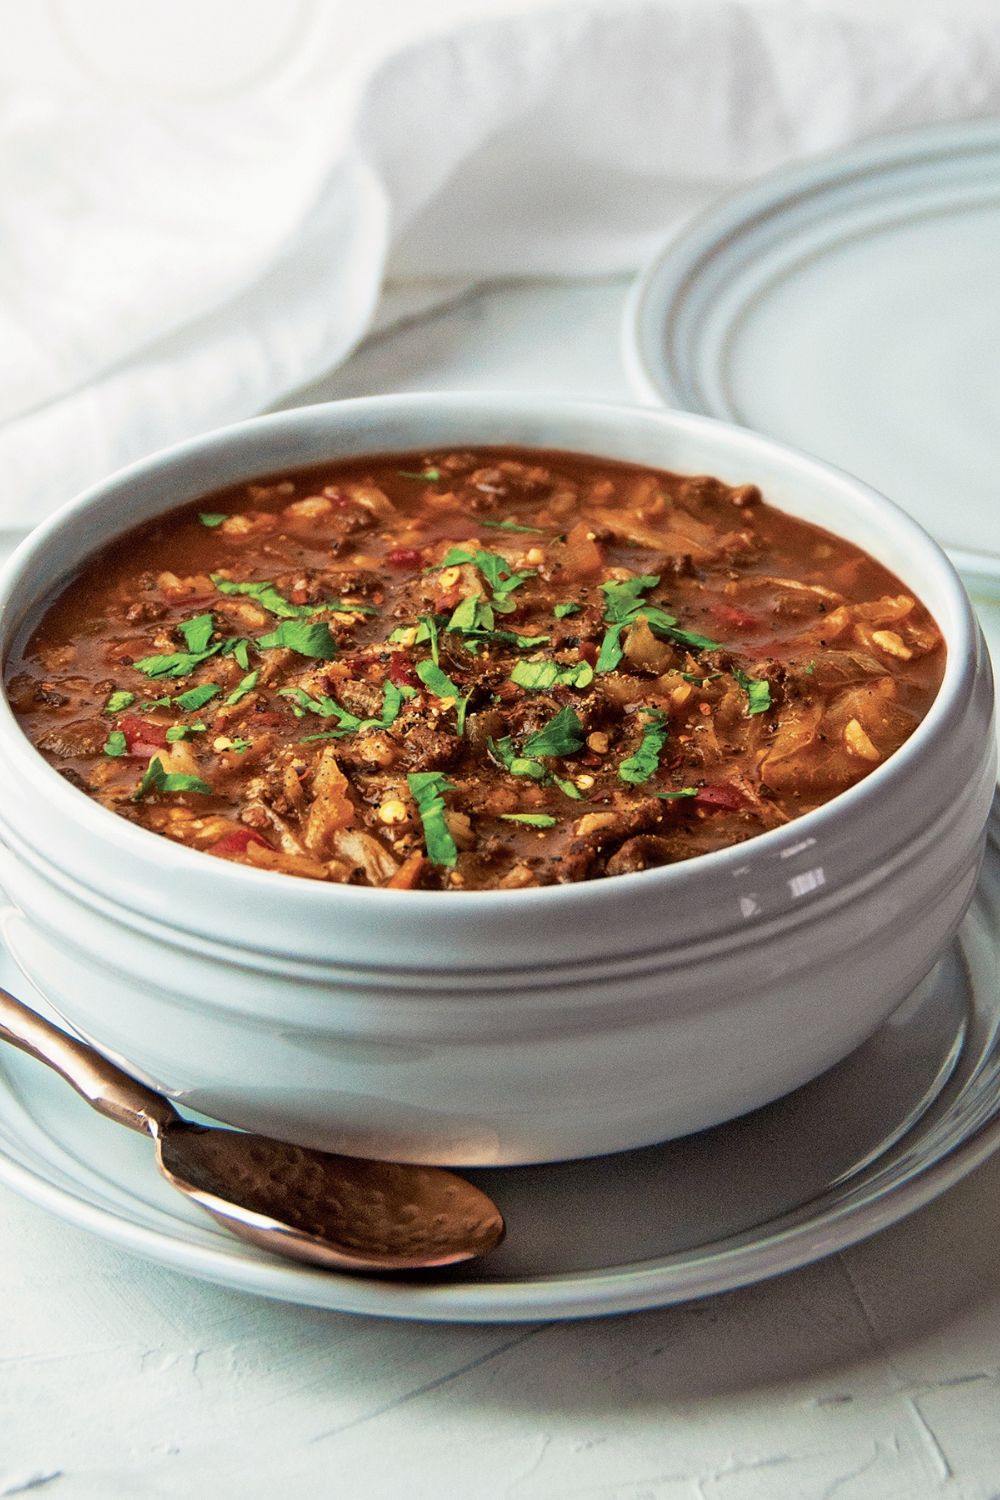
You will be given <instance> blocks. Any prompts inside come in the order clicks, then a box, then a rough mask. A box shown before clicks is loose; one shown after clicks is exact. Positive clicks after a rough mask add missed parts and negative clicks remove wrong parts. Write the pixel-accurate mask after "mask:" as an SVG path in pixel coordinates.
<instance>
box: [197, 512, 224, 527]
mask: <svg viewBox="0 0 1000 1500" xmlns="http://www.w3.org/2000/svg"><path fill="white" fill-rule="evenodd" d="M198 520H199V521H200V522H201V524H202V525H203V526H221V525H222V523H223V521H225V520H228V516H227V515H226V512H225V511H224V510H200V511H199V512H198Z"/></svg>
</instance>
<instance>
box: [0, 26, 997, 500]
mask: <svg viewBox="0 0 1000 1500" xmlns="http://www.w3.org/2000/svg"><path fill="white" fill-rule="evenodd" d="M88 5H89V7H90V8H89V10H88ZM281 9H282V8H275V7H273V6H272V5H267V4H263V3H260V4H251V3H250V0H243V4H242V5H240V6H237V7H235V8H233V7H232V6H228V7H227V6H226V5H224V4H222V3H221V0H213V5H212V6H209V7H198V6H197V5H189V6H188V7H187V8H185V7H184V6H181V11H180V17H181V23H183V26H186V27H188V28H189V31H188V32H186V33H185V32H184V31H183V26H182V29H181V31H180V32H178V25H179V24H180V23H179V22H178V8H177V0H174V3H173V4H172V5H169V6H168V5H166V4H163V5H162V6H161V5H160V4H159V3H151V4H147V5H144V6H140V7H135V6H130V7H120V8H119V9H118V11H117V12H116V13H115V15H114V17H113V21H114V24H113V25H111V24H110V22H109V23H108V24H107V25H106V26H105V30H104V32H103V33H102V32H101V30H100V27H99V26H97V25H96V21H97V20H99V19H100V16H101V14H105V20H106V21H107V20H108V17H107V15H106V12H107V4H104V6H103V11H102V6H101V5H100V4H98V3H97V0H88V4H87V5H83V6H82V7H81V5H79V4H76V5H74V4H71V3H69V0H58V3H57V0H49V3H47V4H43V5H40V7H39V9H38V10H35V11H32V10H31V8H30V7H27V8H26V7H24V6H23V5H21V4H20V0H0V28H2V29H3V30H5V32H6V34H7V36H8V38H14V42H15V45H13V48H12V50H11V49H8V53H7V60H6V62H3V61H0V475H2V476H3V479H2V484H0V527H5V528H16V527H25V526H28V525H30V524H32V523H33V522H35V521H36V520H38V519H40V518H41V517H42V516H43V515H45V514H46V513H47V512H48V511H50V510H51V509H53V508H54V507H55V506H56V505H58V504H60V503H61V502H62V501H63V500H65V499H67V498H68V497H69V496H70V495H72V494H73V493H74V492H75V491H77V490H78V489H80V488H81V487H82V486H84V485H85V484H88V483H90V482H92V481H94V480H96V479H98V478H100V477H101V476H103V475H104V474H106V473H108V472H109V471H111V470H112V469H114V468H116V467H118V466H120V465H121V464H123V463H125V462H128V461H130V460H132V459H134V458H136V457H139V456H141V455H143V454H145V453H148V452H151V451H153V450H154V449H156V448H158V447H162V446H164V445H165V444H168V443H170V442H173V441H175V440H178V439H180V438H183V437H186V436H188V435H190V434H192V433H195V432H198V431H202V430H205V429H208V428H210V427H214V426H217V425H219V424H221V423H225V422H228V421H232V420H235V419H238V418H240V417H243V416H247V415H250V414H252V413H253V412H255V411H259V410H261V409H262V408H264V407H266V406H267V405H269V404H270V403H272V402H274V401H276V400H278V399H280V397H281V396H282V395H283V394H285V393H287V392H289V391H291V390H293V389H295V388H296V387H298V386H300V385H302V384H304V383H305V382H307V381H309V380H311V379H315V378H316V377H317V376H318V375H320V374H321V373H322V372H323V371H325V370H327V369H329V368H331V367H332V366H333V365H335V364H336V363H338V362H339V361H341V360H343V359H344V358H345V357H346V355H347V354H348V353H349V352H350V350H351V349H352V348H353V347H354V346H355V345H356V343H357V342H358V341H359V340H360V339H361V338H362V337H363V336H364V334H365V332H366V331H367V330H368V329H369V328H370V327H371V326H372V324H373V321H374V320H375V319H376V318H377V317H378V315H379V307H380V294H381V290H382V288H383V285H384V283H385V280H386V278H387V277H390V278H392V281H393V283H394V294H393V299H392V302H391V309H392V315H398V314H399V313H401V312H405V311H406V310H407V309H408V308H409V307H411V306H418V305H424V306H426V305H427V304H428V303H429V302H433V301H434V300H435V298H438V297H440V298H441V299H444V298H447V297H448V296H449V295H451V294H452V293H453V292H454V289H455V287H456V286H465V285H467V284H468V283H469V281H470V280H480V279H485V278H490V277H497V276H518V275H544V276H559V277H561V276H567V277H571V276H577V275H582V274H593V273H597V272H609V271H622V270H628V269H631V268H635V267H638V266H639V265H640V264H641V262H642V261H643V260H644V258H645V257H646V256H647V255H648V254H650V253H651V252H652V250H653V249H654V248H655V246H656V245H657V244H658V243H659V242H660V241H661V240H662V238H663V237H664V235H665V233H666V232H667V231H668V230H669V229H671V228H672V227H675V226H677V225H678V224H679V223H681V222H682V221H683V220H684V219H685V218H686V217H687V216H688V215H689V214H690V213H691V212H692V210H694V209H696V208H698V207H701V206H702V205H703V204H704V203H705V202H706V201H708V200H709V199H710V198H711V197H712V196H714V195H716V194H718V193H720V192H722V191H724V190H726V189H727V188H729V187H731V186H733V185H735V184H737V183H739V182H741V181H744V180H746V179H747V178H749V177H751V176H753V175H755V174H757V173H759V172H761V171H764V170H766V169H768V168H770V167H772V166H774V165H776V164H778V163H780V162H783V161H786V160H789V159H793V158H796V157H801V156H803V155H807V154H809V153H812V152H817V151H823V150H827V149H831V148H833V147H836V146H838V145H840V144H843V143H845V142H848V141H851V140H855V139H858V138H860V137H863V136H868V135H872V134H877V133H879V132H882V131H885V130H891V129H897V128H902V127H904V126H908V125H913V124H917V123H921V122H925V121H927V122H929V121H938V120H945V119H957V118H966V117H972V116H979V115H984V114H991V113H998V112H1000V14H998V12H997V9H996V6H995V5H992V4H991V5H984V4H980V3H969V0H965V3H956V4H952V5H950V6H949V7H948V8H947V9H945V8H944V7H938V6H937V5H931V4H927V3H925V4H924V5H923V6H919V5H914V4H909V5H906V6H904V5H902V4H900V3H897V0H870V3H867V4H861V3H860V0H559V3H531V0H423V3H422V4H421V5H419V6H415V5H413V4H412V3H411V0H405V3H404V0H374V3H368V4H366V5H365V6H358V5H357V4H356V3H354V0H348V3H328V4H326V5H319V6H316V5H311V4H308V3H303V4H301V5H299V6H290V7H289V9H288V12H287V16H288V17H289V18H290V19H289V22H288V24H287V25H286V26H284V27H283V28H282V27H280V26H278V25H277V20H276V17H277V14H278V11H279V10H281ZM26 10H27V11H28V12H29V13H30V24H28V25H27V32H28V33H29V34H25V27H26V22H25V11H26ZM227 11H228V13H229V14H230V18H231V20H232V23H233V25H234V26H235V25H236V24H237V23H238V24H239V28H240V30H239V35H240V37H241V44H242V47H243V50H242V52H241V53H240V57H241V58H242V59H243V62H245V63H246V66H243V62H241V63H240V65H239V66H238V67H236V69H235V72H234V71H233V68H232V67H231V68H230V71H229V73H226V70H225V67H223V66H221V65H222V64H223V63H225V62H227V61H228V62H231V60H232V56H233V46H232V37H233V35H235V33H234V32H231V33H230V36H229V37H226V36H225V35H223V34H222V33H221V32H220V28H219V18H220V15H221V14H222V13H224V12H227ZM206 12H207V13H208V16H207V19H206V16H205V13H206ZM19 25H20V28H21V29H20V40H19V42H18V35H19V34H18V27H19ZM254 25H257V26H258V28H264V32H266V35H264V34H263V32H261V33H259V34H258V33H254V32H253V26H254ZM213 26H214V30H213ZM95 27H96V33H95ZM199 27H201V30H200V31H199ZM130 28H131V29H130ZM206 28H207V29H206ZM268 28H270V29H268ZM95 34H96V37H97V40H95ZM255 36H257V37H258V40H259V41H260V56H259V57H254V56H251V54H252V50H253V49H252V45H251V46H250V52H248V51H247V45H248V44H247V38H249V40H250V43H251V44H252V43H253V41H254V37H255ZM199 38H200V43H201V45H200V48H199V47H198V46H197V45H196V43H197V42H198V41H199ZM213 47H214V48H215V49H216V50H215V52H214V54H213V51H212V49H213ZM171 48H173V51H172V52H171ZM213 56H214V57H215V59H216V61H217V64H218V66H217V67H216V69H215V74H214V75H213V69H212V59H213ZM247 59H249V60H247ZM241 68H242V71H241ZM417 283H419V285H418V284H417ZM411 296H412V299H413V300H412V301H411ZM385 306H386V304H383V308H384V307H385ZM385 315H386V314H385V312H384V311H383V316H385Z"/></svg>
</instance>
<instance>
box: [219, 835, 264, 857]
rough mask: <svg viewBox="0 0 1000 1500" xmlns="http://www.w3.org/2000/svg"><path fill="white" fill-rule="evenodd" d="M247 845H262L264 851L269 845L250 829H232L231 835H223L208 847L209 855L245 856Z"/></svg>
mask: <svg viewBox="0 0 1000 1500" xmlns="http://www.w3.org/2000/svg"><path fill="white" fill-rule="evenodd" d="M249 844H263V846H264V848H265V849H270V848H271V845H270V844H269V843H268V842H267V839H262V838H261V836H260V834H259V833H254V831H253V829H252V828H234V829H233V831H232V833H224V834H223V835H222V837H221V839H216V841H215V843H214V844H210V845H209V847H208V852H209V854H228V855H233V854H246V852H247V846H248V845H249Z"/></svg>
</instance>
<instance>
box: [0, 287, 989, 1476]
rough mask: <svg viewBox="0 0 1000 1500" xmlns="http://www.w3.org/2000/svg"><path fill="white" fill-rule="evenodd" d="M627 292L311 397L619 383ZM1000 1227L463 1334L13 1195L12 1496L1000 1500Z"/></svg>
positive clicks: (4, 1400) (930, 1232) (923, 1231)
mask: <svg viewBox="0 0 1000 1500" xmlns="http://www.w3.org/2000/svg"><path fill="white" fill-rule="evenodd" d="M623 296H624V288H623V286H622V285H621V284H620V283H617V282H606V283H594V284H592V285H585V286H578V287H574V288H569V289H567V288H561V289H560V288H554V287H544V286H540V287H521V288H516V289H512V288H506V289H505V288H496V289H493V290H491V291H488V292H483V293H478V294H473V295H470V296H469V297H468V298H467V299H466V300H465V301H464V302H463V303H461V304H459V305H457V306H454V307H452V308H450V309H448V310H446V311H444V312H439V313H436V314H433V315H431V316H429V317H427V318H425V319H423V320H421V321H420V322H418V323H414V324H411V325H410V326H408V327H406V328H402V329H397V330H396V331H395V332H394V333H390V334H388V335H385V336H383V337H382V338H381V339H379V340H377V341H375V342H374V343H372V344H370V345H369V346H367V347H366V348H364V349H362V350H360V351H359V352H358V353H357V354H356V355H355V356H354V358H353V359H352V360H351V362H350V363H349V365H347V366H346V367H345V368H344V369H342V370H341V371H340V372H339V373H338V374H337V375H336V376H335V377H333V378H331V379H330V380H328V381H326V382H324V383H323V384H322V385H320V386H317V387H314V388H313V389H312V391H310V393H309V396H310V398H316V399H318V398H320V397H323V396H344V395H354V394H367V393H370V392H374V391H379V390H392V389H428V388H441V387H445V386H453V387H470V386H475V387H485V386H508V387H519V388H522V389H534V390H548V391H562V392H569V393H576V394H583V395H588V394H590V395H598V396H610V397H619V398H622V399H627V398H628V394H629V393H628V389H627V386H626V383H625V377H624V374H623V371H622V368H621V362H620V360H619V357H618V343H617V340H618V321H619V316H620V310H621V303H622V300H623ZM991 633H994V634H995V632H991ZM996 644H997V640H996V638H995V640H994V645H995V646H996ZM108 1128H109V1129H110V1128H112V1127H110V1126H109V1127H108ZM151 1170H152V1167H151ZM998 1243H1000V1159H994V1160H992V1161H990V1162H988V1163H987V1164H986V1165H985V1166H984V1167H982V1168H980V1170H979V1171H978V1172H976V1173H975V1174H974V1175H973V1176H972V1177H971V1178H969V1179H967V1180H966V1181H965V1182H964V1183H963V1184H961V1185H960V1186H959V1187H957V1188H955V1189H953V1190H952V1191H951V1192H950V1193H948V1194H946V1195H945V1196H944V1197H943V1198H941V1199H939V1200H938V1201H937V1202H936V1203H934V1204H933V1205H932V1206H931V1207H929V1208H926V1209H924V1210H922V1211H921V1212H920V1213H918V1214H916V1215H914V1216H913V1217H912V1218H910V1219H908V1220H907V1221H905V1222H904V1223H902V1224H899V1225H897V1226H896V1227H895V1228H893V1229H890V1230H887V1231H885V1232H883V1233H882V1234H880V1235H878V1236H876V1237H875V1238H873V1239H871V1240H869V1241H867V1242H865V1243H863V1244H861V1245H859V1246H857V1247H856V1248H854V1249H852V1250H850V1251H847V1252H845V1253H843V1254H840V1255H837V1256H834V1257H833V1258H831V1259H830V1260H827V1261H825V1262H822V1263H820V1264H818V1265H815V1266H812V1267H809V1268H808V1269H806V1270H802V1271H799V1272H796V1273H794V1274H792V1275H788V1276H785V1277H783V1278H781V1279H780V1280H777V1281H773V1282H770V1283H766V1284H764V1285H760V1286H757V1287H752V1288H749V1289H747V1290H744V1291H739V1292H733V1293H730V1294H728V1295H726V1296H721V1297H716V1298H713V1299H711V1300H707V1301H702V1302H698V1303H694V1304H691V1305H688V1306H686V1307H682V1308H675V1309H668V1310H665V1311H662V1312H653V1313H643V1314H637V1315H634V1316H632V1317H626V1318H615V1319H611V1320H607V1321H603V1322H589V1323H577V1324H560V1325H556V1324H533V1325H525V1326H522V1327H515V1328H509V1327H508V1328H474V1327H443V1326H430V1325H413V1324H394V1323H388V1322H381V1321H375V1320H368V1319H362V1318H352V1317H347V1316H339V1315H335V1314H329V1313H316V1312H311V1311H308V1310H304V1309H301V1308H294V1307H286V1306H282V1305H278V1304H273V1303H268V1302H264V1301H259V1300H256V1299H254V1298H251V1297H249V1296H244V1295H240V1294H233V1293H228V1292H225V1291H222V1290H219V1289H217V1288H215V1287H212V1286H209V1285H205V1284H202V1283H199V1282H196V1281H192V1280H188V1279H186V1278H184V1277H181V1276H178V1275H175V1274H173V1273H171V1272H168V1271H165V1270H161V1269H159V1268H157V1267H155V1266H151V1265H149V1264H147V1263H144V1262H142V1261H140V1260H137V1259H135V1258H133V1257H131V1256H129V1255H126V1254H124V1253H122V1252H120V1251H119V1250H117V1249H115V1248H114V1247H112V1246H110V1245H108V1244H106V1243H104V1242H102V1241H99V1240H96V1239H94V1238H92V1237H90V1236H88V1235H87V1234H84V1233H83V1232H81V1231H79V1230H76V1229H73V1228H70V1227H68V1226H66V1225H65V1224H63V1223H61V1222H59V1221H57V1220H54V1219H52V1218H50V1217H48V1216H47V1215H46V1214H45V1213H43V1212H42V1211H41V1210H39V1209H37V1208H35V1207H33V1206H31V1205H29V1204H27V1203H24V1202H22V1201H21V1200H20V1199H18V1198H17V1197H15V1196H14V1195H13V1194H11V1193H9V1192H7V1191H6V1190H3V1189H0V1497H3V1496H10V1495H16V1494H21V1493H24V1492H34V1491H44V1492H45V1493H46V1494H50V1493H51V1494H52V1496H53V1497H54V1500H55V1497H58V1500H78V1497H88V1500H89V1497H95V1500H97V1497H100V1500H117V1497H127V1500H146V1497H150V1500H154V1497H155V1500H159V1497H174V1496H178V1497H180V1496H184V1497H188V1496H193V1495H210V1496H212V1497H213V1500H230V1497H236V1496H241V1497H242V1496H250V1497H257V1496H264V1495H270V1494H271V1493H272V1492H275V1491H276V1492H278V1493H279V1494H284V1495H300V1494H306V1493H308V1494H310V1495H315V1496H316V1497H327V1496H336V1497H355V1496H359V1497H360V1496H364V1497H366V1500H397V1497H403V1496H406V1497H408V1500H451V1497H456V1500H508V1497H509V1500H560V1497H566V1496H581V1497H589V1500H803V1497H809V1500H811V1497H821V1496H822V1497H826V1496H834V1495H836V1496H837V1500H895V1497H901V1500H902V1497H906V1500H909V1497H914V1500H922V1497H925V1496H938V1495H940V1496H943V1497H954V1500H997V1497H998V1496H1000V1256H998V1254H997V1245H998Z"/></svg>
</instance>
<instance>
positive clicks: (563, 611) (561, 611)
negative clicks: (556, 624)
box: [552, 600, 583, 620]
mask: <svg viewBox="0 0 1000 1500" xmlns="http://www.w3.org/2000/svg"><path fill="white" fill-rule="evenodd" d="M582 608H583V606H582V605H581V604H575V603H574V602H573V600H569V601H568V603H566V604H557V605H556V607H555V608H554V609H553V611H552V613H553V614H554V615H555V617H556V619H557V620H565V618H566V616H567V615H578V614H579V613H580V610H581V609H582Z"/></svg>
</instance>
